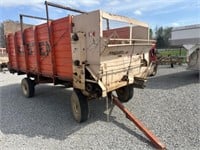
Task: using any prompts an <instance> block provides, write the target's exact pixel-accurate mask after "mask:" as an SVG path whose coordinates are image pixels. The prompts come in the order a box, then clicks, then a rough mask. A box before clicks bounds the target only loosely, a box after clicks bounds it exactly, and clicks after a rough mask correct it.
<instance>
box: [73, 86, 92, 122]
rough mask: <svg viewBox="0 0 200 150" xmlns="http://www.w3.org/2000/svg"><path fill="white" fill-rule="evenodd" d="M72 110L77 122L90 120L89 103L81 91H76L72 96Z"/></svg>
mask: <svg viewBox="0 0 200 150" xmlns="http://www.w3.org/2000/svg"><path fill="white" fill-rule="evenodd" d="M71 109H72V114H73V116H74V119H75V120H76V121H77V122H79V123H80V122H84V121H86V120H87V119H88V115H89V113H88V112H89V111H88V101H87V97H86V96H84V95H83V94H82V92H81V91H80V90H77V89H74V91H73V93H72V96H71Z"/></svg>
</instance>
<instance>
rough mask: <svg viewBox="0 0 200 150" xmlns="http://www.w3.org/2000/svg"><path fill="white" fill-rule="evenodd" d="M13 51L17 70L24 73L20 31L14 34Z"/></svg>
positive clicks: (23, 55)
mask: <svg viewBox="0 0 200 150" xmlns="http://www.w3.org/2000/svg"><path fill="white" fill-rule="evenodd" d="M15 50H16V54H17V55H16V57H17V61H18V69H19V70H20V71H26V61H25V53H24V49H23V44H22V34H21V31H18V32H16V33H15Z"/></svg>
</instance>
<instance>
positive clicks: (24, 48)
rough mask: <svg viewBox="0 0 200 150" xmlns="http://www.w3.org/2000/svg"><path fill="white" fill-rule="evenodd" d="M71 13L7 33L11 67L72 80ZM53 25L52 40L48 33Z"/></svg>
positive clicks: (51, 30) (21, 70)
mask: <svg viewBox="0 0 200 150" xmlns="http://www.w3.org/2000/svg"><path fill="white" fill-rule="evenodd" d="M71 24H72V21H71V16H68V17H65V18H61V19H58V20H54V21H51V22H49V24H47V23H44V24H41V25H37V26H35V27H31V28H27V29H25V30H24V31H23V36H24V45H23V42H22V34H21V32H20V31H18V32H16V33H15V34H12V33H11V34H8V35H7V38H6V41H7V49H8V56H9V65H10V69H14V70H16V71H20V72H24V73H33V74H41V75H42V76H47V77H60V78H62V79H72V52H71V37H70V36H71V35H70V34H71V31H72V26H71ZM48 25H49V28H50V40H49V34H48Z"/></svg>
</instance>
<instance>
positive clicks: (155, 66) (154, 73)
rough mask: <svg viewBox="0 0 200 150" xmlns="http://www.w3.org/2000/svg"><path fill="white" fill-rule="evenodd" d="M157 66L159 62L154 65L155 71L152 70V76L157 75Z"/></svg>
mask: <svg viewBox="0 0 200 150" xmlns="http://www.w3.org/2000/svg"><path fill="white" fill-rule="evenodd" d="M157 67H158V65H157V64H154V65H153V71H152V72H151V74H150V76H155V75H156V74H157Z"/></svg>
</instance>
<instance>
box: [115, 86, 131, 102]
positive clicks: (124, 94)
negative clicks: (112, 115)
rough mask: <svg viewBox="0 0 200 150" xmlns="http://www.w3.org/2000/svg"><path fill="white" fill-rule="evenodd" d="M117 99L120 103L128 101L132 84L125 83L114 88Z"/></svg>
mask: <svg viewBox="0 0 200 150" xmlns="http://www.w3.org/2000/svg"><path fill="white" fill-rule="evenodd" d="M116 93H117V96H118V99H119V100H120V102H122V103H126V102H128V101H129V100H130V99H131V98H132V97H133V85H132V84H131V85H127V86H124V87H121V88H119V89H117V90H116Z"/></svg>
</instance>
